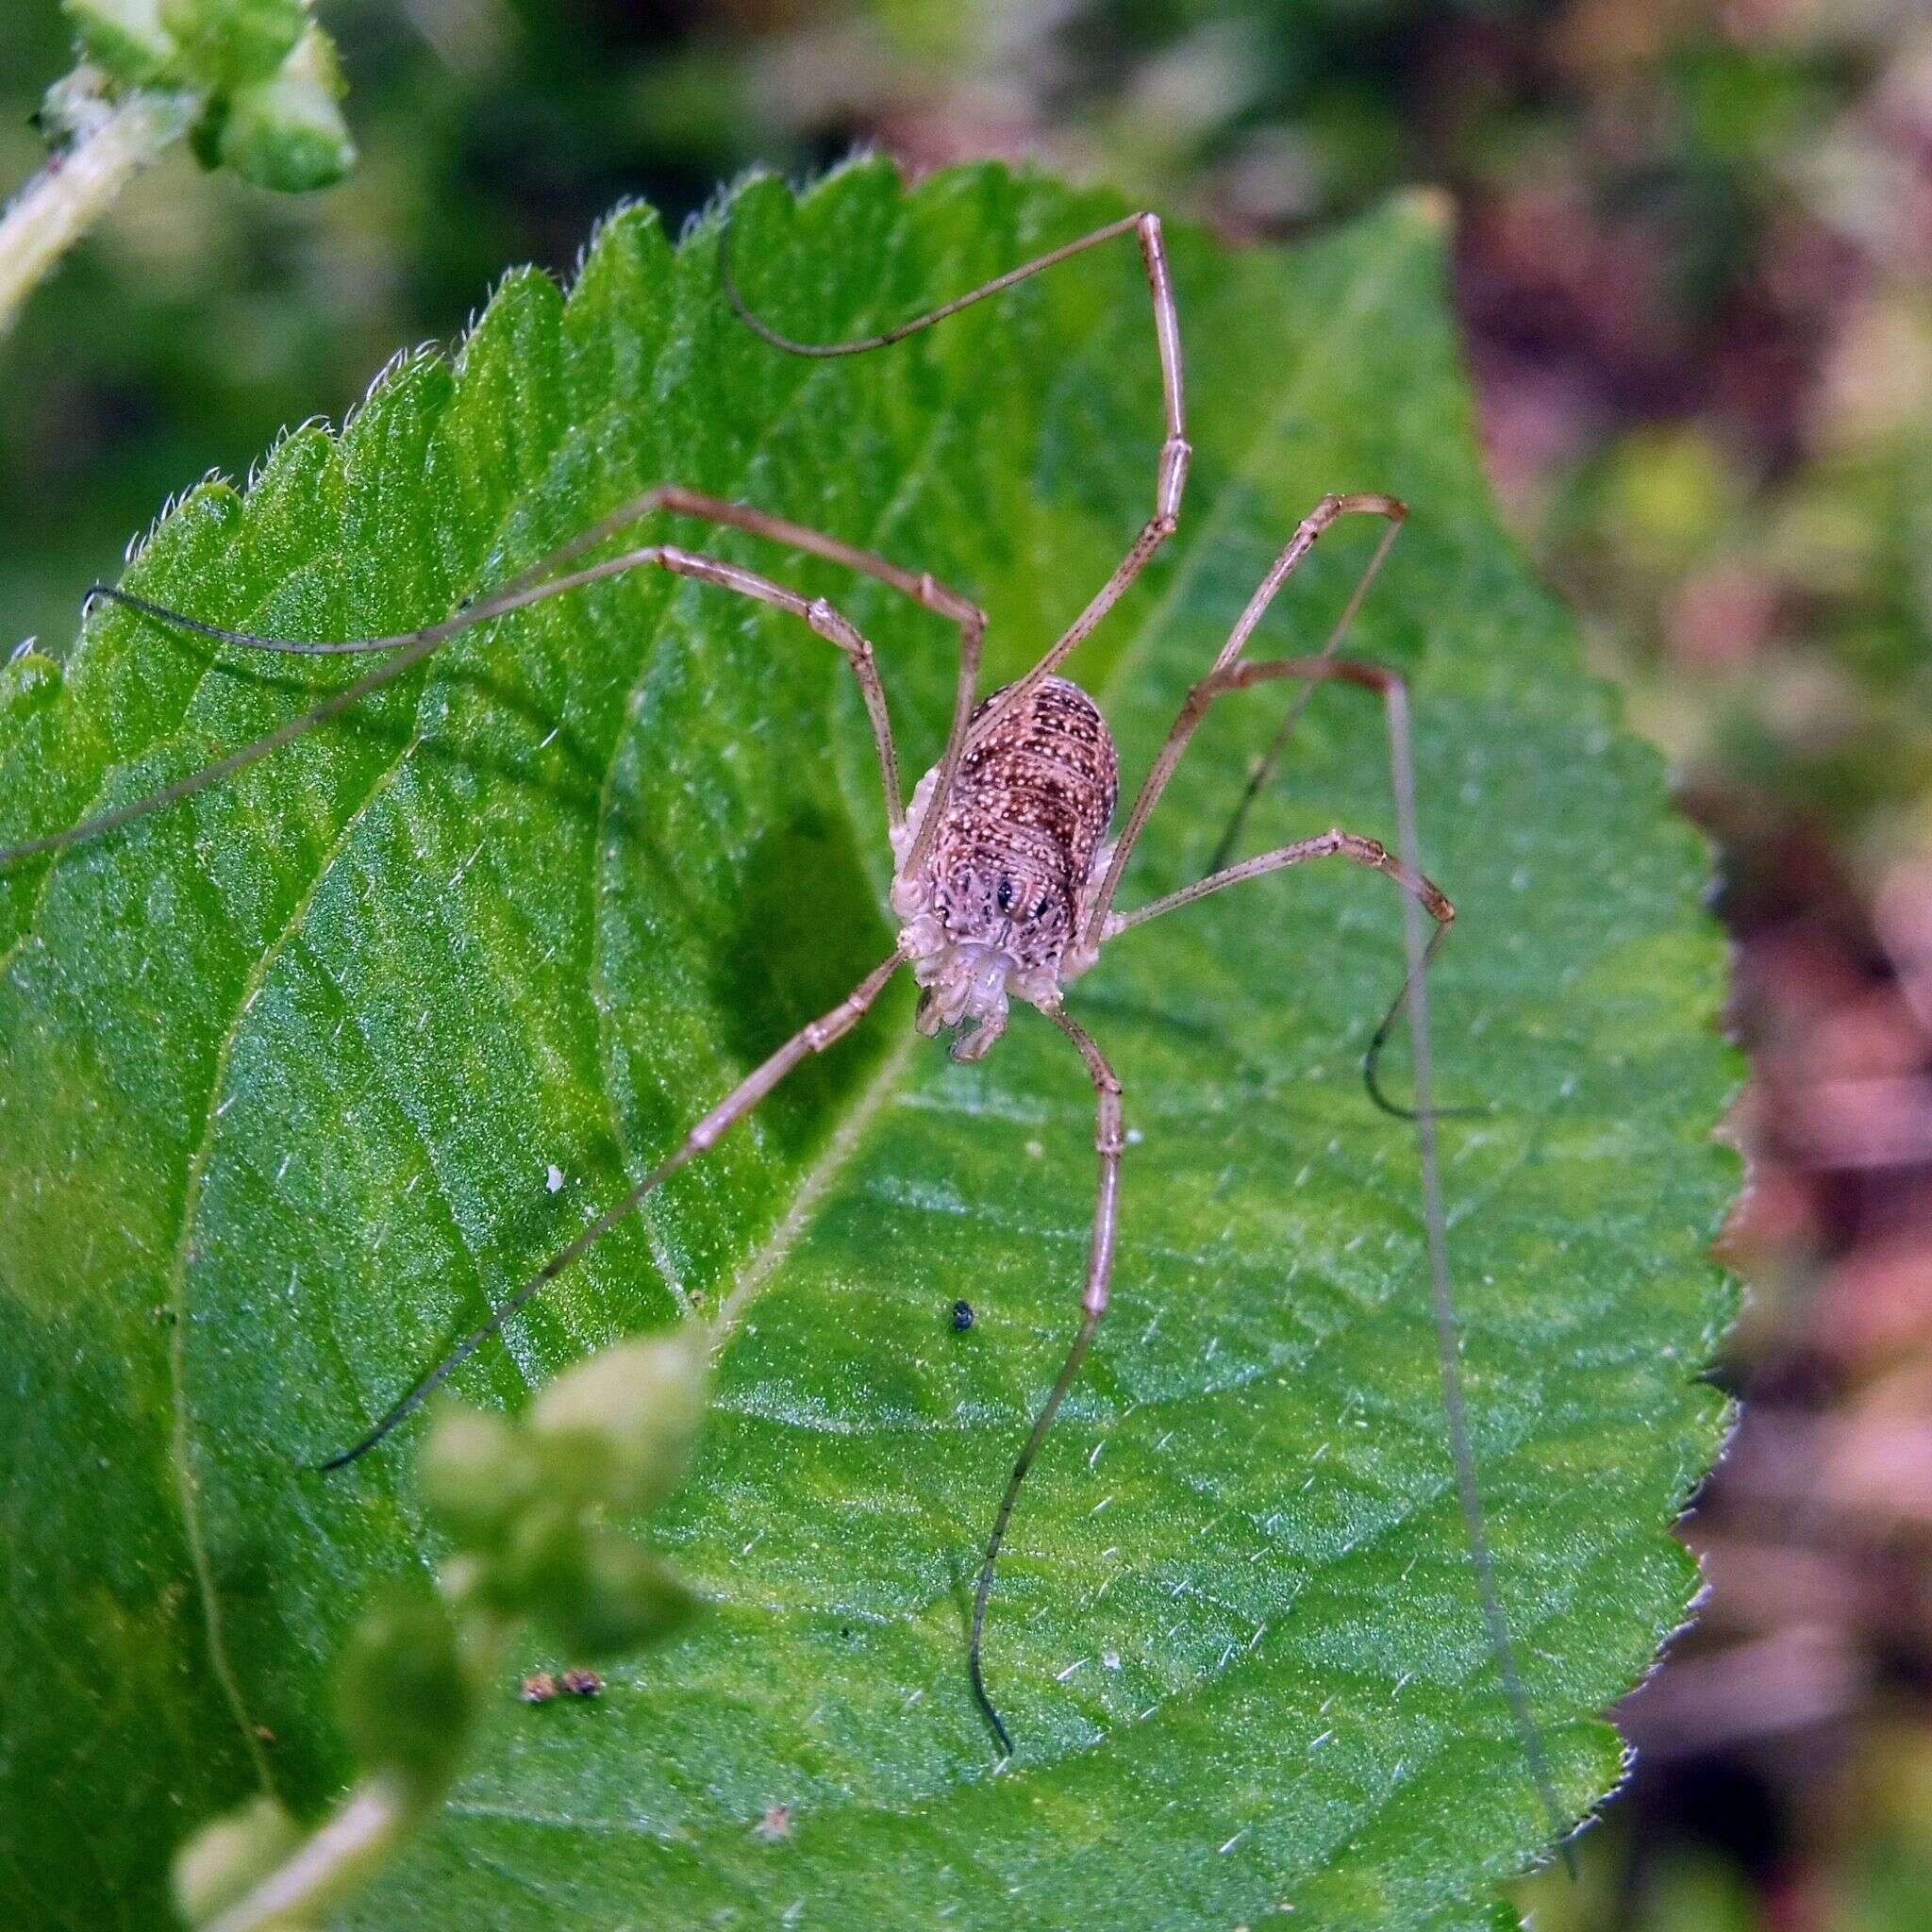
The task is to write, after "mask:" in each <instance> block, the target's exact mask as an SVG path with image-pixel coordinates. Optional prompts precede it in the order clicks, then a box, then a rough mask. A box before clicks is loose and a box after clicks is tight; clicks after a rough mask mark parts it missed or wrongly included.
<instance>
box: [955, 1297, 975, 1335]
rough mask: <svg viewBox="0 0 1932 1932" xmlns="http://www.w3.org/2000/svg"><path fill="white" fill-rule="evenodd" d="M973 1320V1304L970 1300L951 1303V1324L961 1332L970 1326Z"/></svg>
mask: <svg viewBox="0 0 1932 1932" xmlns="http://www.w3.org/2000/svg"><path fill="white" fill-rule="evenodd" d="M973 1321H974V1316H973V1304H972V1303H971V1302H955V1303H954V1304H953V1326H954V1327H955V1328H958V1330H959V1331H960V1332H961V1333H962V1334H963V1333H964V1332H965V1331H966V1330H967V1329H968V1328H970V1327H972V1325H973Z"/></svg>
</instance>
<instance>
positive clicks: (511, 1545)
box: [468, 1499, 590, 1617]
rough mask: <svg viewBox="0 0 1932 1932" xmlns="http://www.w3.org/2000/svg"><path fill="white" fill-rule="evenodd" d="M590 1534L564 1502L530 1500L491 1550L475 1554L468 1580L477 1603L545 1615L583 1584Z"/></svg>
mask: <svg viewBox="0 0 1932 1932" xmlns="http://www.w3.org/2000/svg"><path fill="white" fill-rule="evenodd" d="M589 1536H590V1532H589V1530H588V1529H587V1528H586V1527H585V1524H584V1522H583V1519H582V1515H581V1513H580V1512H579V1511H578V1510H577V1509H575V1507H572V1506H571V1505H570V1504H569V1503H568V1502H567V1501H564V1500H560V1499H550V1500H547V1501H544V1502H541V1503H536V1504H532V1505H531V1506H529V1507H526V1508H525V1509H524V1510H523V1511H522V1512H521V1513H520V1514H519V1515H518V1516H517V1517H516V1518H515V1519H514V1520H513V1521H512V1522H511V1523H510V1524H508V1534H507V1535H506V1536H505V1537H504V1538H503V1540H502V1541H501V1542H500V1543H499V1544H498V1545H497V1547H496V1548H494V1549H493V1550H491V1551H490V1552H489V1554H488V1555H485V1556H481V1557H477V1559H476V1563H475V1573H474V1575H473V1578H472V1580H471V1582H470V1584H469V1586H468V1587H469V1589H470V1590H471V1591H473V1592H474V1594H475V1598H476V1599H477V1601H479V1602H481V1603H485V1604H488V1605H489V1606H490V1607H491V1608H492V1609H496V1610H501V1611H503V1612H504V1613H505V1614H506V1615H508V1616H513V1617H534V1616H549V1615H551V1614H553V1613H554V1611H555V1607H556V1606H558V1605H559V1604H566V1603H569V1602H571V1601H572V1600H573V1599H574V1598H575V1597H577V1596H578V1595H580V1594H581V1593H582V1591H583V1588H584V1581H583V1579H584V1564H585V1551H586V1548H587V1545H588V1541H589Z"/></svg>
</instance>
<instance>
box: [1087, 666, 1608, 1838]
mask: <svg viewBox="0 0 1932 1932" xmlns="http://www.w3.org/2000/svg"><path fill="white" fill-rule="evenodd" d="M1221 676H1222V679H1223V682H1222V683H1221V685H1220V687H1219V689H1225V690H1234V689H1239V688H1240V687H1241V686H1242V685H1246V684H1252V683H1259V682H1263V681H1265V680H1267V679H1269V678H1271V677H1310V676H1319V677H1324V678H1325V677H1341V678H1346V679H1349V680H1350V681H1352V682H1355V683H1358V684H1365V685H1369V686H1370V687H1372V688H1373V689H1375V690H1377V691H1380V692H1381V694H1382V698H1383V703H1384V706H1385V708H1386V712H1387V716H1388V721H1389V759H1390V767H1391V777H1392V780H1393V785H1394V791H1395V826H1396V843H1397V846H1398V848H1399V851H1400V854H1401V856H1400V857H1399V858H1397V857H1395V856H1393V855H1391V853H1390V852H1389V851H1388V849H1387V848H1386V847H1385V846H1383V845H1381V844H1380V843H1378V842H1377V841H1374V840H1373V839H1361V838H1357V837H1356V836H1355V835H1353V834H1352V833H1348V832H1341V831H1333V832H1325V833H1323V834H1321V835H1320V836H1319V837H1317V838H1313V839H1304V840H1300V841H1297V842H1296V843H1295V844H1292V845H1284V846H1282V847H1280V848H1279V849H1278V850H1276V851H1274V852H1267V853H1263V854H1262V855H1261V856H1260V857H1259V858H1250V859H1244V860H1243V861H1242V862H1241V864H1239V865H1231V866H1228V867H1227V868H1226V869H1225V870H1224V871H1222V872H1219V873H1216V874H1212V875H1211V876H1210V877H1208V878H1205V879H1202V880H1201V881H1199V882H1198V883H1197V884H1195V885H1191V886H1187V887H1184V888H1183V889H1182V890H1181V891H1178V892H1170V893H1169V894H1168V895H1167V896H1166V897H1165V898H1162V899H1157V900H1155V901H1154V902H1153V903H1152V904H1151V905H1147V906H1142V907H1139V908H1136V909H1135V910H1134V911H1132V912H1129V913H1127V914H1125V915H1124V916H1122V915H1116V916H1115V917H1113V918H1111V919H1109V920H1108V926H1107V930H1108V934H1109V935H1111V934H1112V933H1116V932H1124V931H1126V930H1127V929H1128V928H1129V927H1130V926H1135V925H1141V924H1145V923H1146V922H1147V921H1148V920H1150V919H1158V917H1159V916H1160V915H1161V914H1162V913H1163V912H1172V911H1174V910H1176V909H1177V908H1180V907H1182V906H1191V905H1192V904H1193V903H1194V901H1195V900H1197V899H1202V898H1205V897H1206V896H1207V895H1208V893H1209V892H1218V891H1221V889H1222V888H1223V887H1224V886H1232V885H1238V884H1239V883H1241V881H1242V880H1243V879H1251V878H1259V877H1261V876H1262V875H1263V874H1267V873H1271V872H1279V871H1281V870H1282V869H1283V868H1284V867H1287V866H1291V865H1298V864H1300V863H1301V862H1302V861H1303V860H1304V859H1308V858H1327V857H1330V856H1336V857H1341V858H1350V859H1353V860H1354V861H1355V862H1356V863H1357V864H1358V865H1364V866H1368V867H1371V868H1372V869H1373V870H1374V871H1376V872H1380V873H1384V874H1387V875H1388V876H1389V877H1390V878H1391V879H1393V880H1394V881H1395V883H1396V884H1397V885H1399V886H1400V887H1401V888H1402V948H1403V958H1404V962H1405V967H1406V973H1405V977H1404V981H1403V989H1402V991H1401V993H1400V994H1399V995H1398V996H1397V999H1396V1002H1395V1005H1394V1007H1393V1008H1391V1010H1390V1013H1389V1016H1388V1018H1387V1019H1385V1020H1384V1021H1383V1023H1382V1024H1381V1026H1380V1027H1378V1028H1377V1029H1376V1035H1375V1045H1377V1046H1379V1044H1380V1043H1381V1041H1382V1040H1383V1039H1385V1038H1386V1037H1387V1035H1388V1032H1389V1029H1390V1028H1391V1025H1392V1024H1394V1020H1395V1016H1396V1014H1397V1013H1399V1012H1401V1011H1402V1010H1403V1009H1404V1008H1407V1013H1408V1029H1409V1040H1410V1044H1411V1051H1412V1053H1413V1056H1414V1063H1415V1094H1416V1104H1415V1107H1414V1108H1413V1109H1412V1110H1408V1109H1394V1108H1391V1111H1402V1112H1404V1114H1405V1117H1406V1118H1407V1119H1409V1120H1411V1121H1413V1122H1414V1123H1415V1129H1416V1138H1417V1142H1418V1146H1419V1150H1420V1153H1421V1157H1422V1172H1423V1219H1424V1224H1425V1228H1426V1239H1427V1247H1428V1264H1429V1301H1430V1307H1431V1310H1432V1312H1433V1314H1434V1317H1435V1325H1436V1350H1437V1365H1438V1369H1439V1371H1440V1374H1441V1388H1442V1412H1443V1416H1444V1419H1445V1421H1446V1423H1447V1425H1448V1436H1449V1456H1450V1460H1451V1462H1452V1463H1453V1464H1454V1467H1455V1473H1456V1492H1457V1501H1458V1503H1459V1504H1460V1507H1461V1511H1462V1522H1463V1529H1464V1533H1465V1534H1466V1536H1467V1537H1468V1539H1469V1553H1470V1563H1471V1567H1472V1568H1473V1569H1474V1572H1475V1582H1476V1595H1477V1598H1478V1600H1479V1601H1480V1603H1481V1606H1482V1613H1483V1622H1484V1624H1485V1626H1486V1628H1487V1630H1488V1633H1489V1639H1490V1647H1491V1651H1492V1652H1493V1654H1494V1656H1495V1659H1496V1670H1497V1674H1498V1675H1499V1676H1500V1678H1501V1679H1502V1684H1503V1694H1504V1697H1505V1699H1506V1700H1507V1703H1508V1706H1509V1712H1510V1716H1511V1719H1512V1720H1513V1722H1514V1723H1515V1725H1516V1730H1517V1735H1518V1736H1519V1738H1520V1739H1521V1740H1522V1743H1523V1751H1524V1758H1525V1760H1526V1761H1527V1763H1528V1766H1529V1773H1530V1777H1531V1780H1532V1781H1533V1782H1534V1784H1535V1786H1536V1790H1537V1795H1538V1797H1539V1798H1540V1799H1541V1803H1542V1806H1543V1809H1544V1811H1545V1812H1546V1813H1547V1815H1548V1818H1549V1822H1550V1828H1551V1831H1552V1833H1553V1834H1554V1835H1555V1837H1556V1838H1557V1840H1561V1841H1563V1844H1564V1854H1563V1856H1564V1859H1565V1862H1566V1863H1568V1864H1570V1865H1571V1869H1572V1871H1573V1873H1574V1855H1573V1854H1572V1852H1571V1851H1570V1849H1569V1844H1568V1838H1569V1833H1570V1822H1569V1819H1568V1817H1567V1815H1566V1814H1565V1812H1564V1809H1563V1806H1562V1802H1561V1800H1560V1799H1559V1798H1558V1797H1557V1786H1556V1779H1555V1777H1554V1776H1553V1774H1552V1773H1551V1770H1550V1760H1549V1753H1548V1751H1547V1749H1546V1748H1545V1746H1544V1743H1543V1735H1542V1730H1541V1726H1540V1725H1539V1724H1538V1723H1537V1719H1536V1712H1535V1710H1534V1708H1533V1707H1531V1704H1530V1701H1529V1691H1528V1688H1527V1686H1526V1685H1525V1684H1524V1681H1523V1672H1522V1670H1521V1668H1520V1666H1519V1665H1518V1663H1517V1660H1516V1645H1515V1641H1514V1639H1513V1637H1512V1636H1511V1634H1510V1629H1509V1618H1508V1614H1507V1611H1506V1610H1505V1608H1504V1606H1503V1593H1502V1590H1501V1587H1500V1585H1499V1584H1498V1582H1497V1580H1496V1558H1495V1553H1494V1550H1493V1549H1492V1547H1491V1542H1490V1531H1489V1519H1488V1517H1487V1516H1486V1514H1485V1513H1484V1509H1483V1501H1482V1489H1481V1484H1480V1482H1479V1480H1478V1475H1477V1470H1476V1460H1475V1446H1474V1442H1473V1441H1471V1438H1470V1432H1469V1402H1468V1396H1467V1393H1466V1391H1465V1390H1464V1387H1463V1380H1462V1329H1461V1324H1460V1322H1459V1321H1458V1319H1457V1313H1456V1298H1455V1290H1454V1287H1453V1285H1452V1282H1451V1278H1450V1274H1449V1238H1448V1222H1447V1217H1446V1214H1445V1211H1444V1208H1443V1202H1442V1164H1441V1147H1440V1142H1439V1138H1438V1132H1437V1127H1438V1122H1439V1120H1440V1118H1441V1113H1440V1110H1439V1109H1438V1108H1437V1107H1436V1105H1435V1087H1434V1081H1435V1071H1434V1063H1433V1058H1432V1056H1431V1053H1430V1039H1431V1036H1430V1031H1429V1008H1428V968H1429V962H1430V959H1431V958H1432V957H1433V955H1434V953H1435V950H1436V947H1437V945H1438V944H1439V943H1440V942H1441V939H1442V936H1443V935H1444V934H1445V933H1446V932H1447V931H1448V930H1449V924H1450V921H1451V920H1453V919H1454V918H1455V916H1456V908H1454V907H1453V906H1452V905H1451V904H1450V903H1449V901H1448V899H1447V898H1445V897H1444V896H1443V894H1442V893H1441V891H1439V890H1438V888H1437V887H1436V886H1435V885H1434V884H1433V883H1431V881H1430V880H1429V879H1428V878H1427V876H1426V875H1425V874H1424V873H1423V872H1422V870H1421V868H1420V866H1419V864H1418V862H1417V858H1418V854H1419V852H1420V849H1421V845H1420V841H1419V839H1418V837H1417V832H1416V806H1415V758H1414V752H1413V749H1412V742H1411V737H1410V729H1409V715H1408V688H1407V685H1406V684H1405V683H1404V681H1403V680H1402V678H1401V677H1399V676H1398V675H1396V674H1395V673H1393V672H1391V671H1385V670H1382V669H1380V667H1378V666H1375V665H1364V664H1360V663H1357V662H1356V661H1354V660H1351V659H1348V658H1284V659H1281V660H1278V661H1276V662H1274V663H1254V664H1236V665H1230V666H1228V667H1227V669H1226V670H1224V672H1223V673H1222V674H1221ZM1208 695H1209V697H1212V696H1214V695H1218V690H1217V691H1210V692H1209V693H1208ZM1183 715H1184V716H1185V715H1186V714H1185V713H1184V714H1183ZM1194 722H1195V723H1198V722H1199V718H1198V714H1197V715H1196V717H1195V719H1194ZM1190 728H1191V727H1190ZM1182 742H1183V743H1185V738H1184V739H1183V740H1182ZM1424 913H1427V914H1428V915H1429V917H1431V918H1432V919H1433V920H1434V921H1435V922H1436V926H1435V931H1434V933H1433V934H1432V935H1430V936H1429V937H1427V938H1426V939H1425V938H1424V933H1423V916H1424ZM1373 1052H1374V1048H1373V1047H1372V1049H1371V1054H1372V1056H1373ZM1367 1071H1368V1073H1369V1076H1370V1081H1371V1091H1374V1061H1373V1058H1371V1060H1370V1062H1369V1067H1368V1070H1367Z"/></svg>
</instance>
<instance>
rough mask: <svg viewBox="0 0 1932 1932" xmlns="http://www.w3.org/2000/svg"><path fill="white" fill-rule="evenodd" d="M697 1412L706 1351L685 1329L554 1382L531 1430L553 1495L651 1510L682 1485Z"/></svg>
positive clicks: (534, 1409)
mask: <svg viewBox="0 0 1932 1932" xmlns="http://www.w3.org/2000/svg"><path fill="white" fill-rule="evenodd" d="M704 1412H705V1345H704V1341H703V1339H702V1335H701V1332H700V1331H699V1330H698V1328H697V1327H696V1326H695V1324H691V1325H688V1326H686V1327H683V1328H679V1329H676V1330H675V1331H674V1332H673V1333H671V1334H669V1335H658V1336H652V1337H650V1338H649V1339H648V1340H646V1341H628V1342H624V1343H621V1344H620V1345H619V1346H617V1347H615V1348H608V1349H606V1350H605V1351H604V1352H603V1353H602V1354H601V1355H596V1356H593V1357H591V1359H590V1360H589V1361H587V1362H585V1363H583V1364H582V1365H581V1366H580V1367H578V1368H575V1369H572V1370H571V1371H569V1373H568V1374H562V1375H559V1376H558V1378H557V1380H556V1381H554V1382H553V1383H551V1384H550V1386H549V1387H548V1388H547V1389H545V1390H544V1391H543V1392H542V1393H541V1395H539V1396H538V1398H537V1399H536V1401H535V1402H534V1403H533V1404H532V1405H531V1407H530V1427H531V1430H532V1432H533V1433H534V1434H535V1436H536V1437H537V1439H538V1441H539V1442H540V1443H541V1445H542V1447H543V1451H544V1460H545V1464H546V1466H547V1467H548V1469H549V1470H550V1471H551V1474H552V1480H553V1481H554V1482H555V1483H556V1484H557V1486H558V1489H559V1491H575V1492H576V1493H577V1494H579V1495H581V1496H582V1497H583V1498H584V1499H585V1500H586V1501H590V1502H600V1503H604V1504H606V1505H608V1507H611V1508H614V1509H625V1510H630V1509H649V1508H651V1507H653V1506H654V1505H656V1504H658V1503H660V1502H662V1501H663V1500H664V1498H665V1497H666V1496H668V1495H669V1494H670V1493H671V1492H672V1491H673V1490H675V1488H676V1487H677V1485H678V1483H679V1482H680V1481H681V1480H682V1479H683V1476H684V1472H685V1466H686V1464H687V1463H688V1462H689V1461H690V1459H691V1444H692V1442H693V1441H695V1440H696V1437H697V1430H698V1424H699V1423H700V1422H701V1421H702V1420H703V1418H704Z"/></svg>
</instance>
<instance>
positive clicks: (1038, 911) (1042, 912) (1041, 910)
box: [1033, 899, 1053, 919]
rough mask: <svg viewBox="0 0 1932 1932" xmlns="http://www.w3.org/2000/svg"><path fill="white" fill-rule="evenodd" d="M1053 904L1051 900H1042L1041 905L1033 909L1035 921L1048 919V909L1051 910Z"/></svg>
mask: <svg viewBox="0 0 1932 1932" xmlns="http://www.w3.org/2000/svg"><path fill="white" fill-rule="evenodd" d="M1052 904H1053V901H1052V900H1051V899H1042V900H1041V902H1040V904H1039V905H1038V906H1036V907H1035V908H1033V916H1034V918H1035V919H1044V918H1045V917H1046V914H1047V908H1049V907H1050V906H1051V905H1052Z"/></svg>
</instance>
